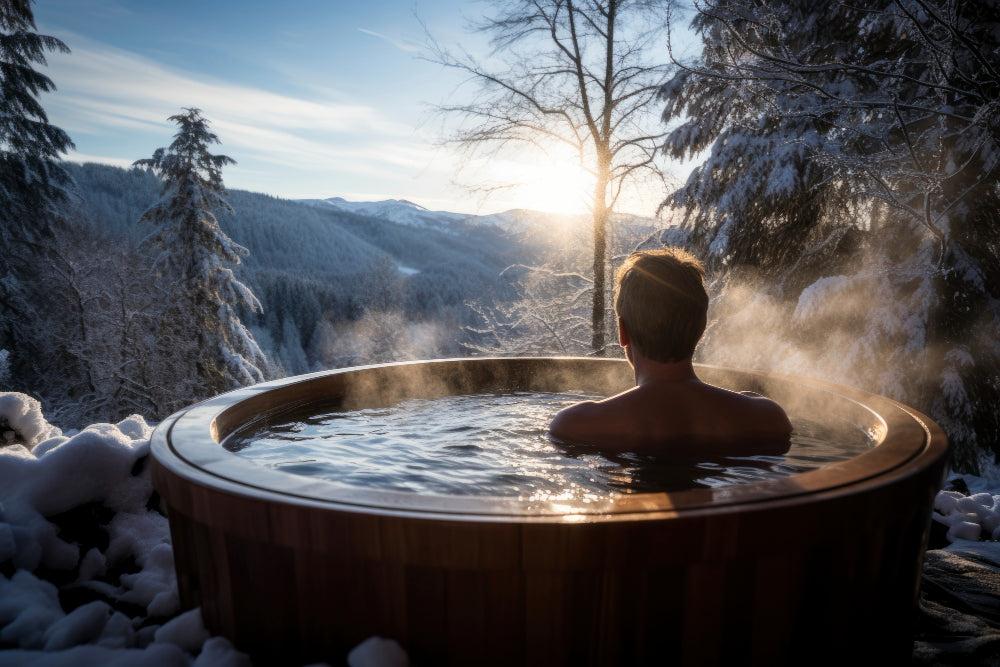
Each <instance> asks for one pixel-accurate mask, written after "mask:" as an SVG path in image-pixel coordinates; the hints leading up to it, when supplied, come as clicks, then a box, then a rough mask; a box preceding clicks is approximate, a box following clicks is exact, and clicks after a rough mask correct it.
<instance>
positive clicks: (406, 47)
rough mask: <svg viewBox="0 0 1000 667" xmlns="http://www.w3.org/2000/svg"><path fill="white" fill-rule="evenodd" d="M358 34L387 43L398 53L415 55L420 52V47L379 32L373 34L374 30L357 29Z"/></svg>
mask: <svg viewBox="0 0 1000 667" xmlns="http://www.w3.org/2000/svg"><path fill="white" fill-rule="evenodd" d="M358 32H363V33H365V34H366V35H371V36H372V37H378V38H379V39H381V40H384V41H386V42H389V43H390V44H392V45H393V46H395V47H396V48H397V49H399V50H400V51H407V52H409V53H417V52H418V51H420V45H419V44H417V43H415V42H412V41H410V40H405V39H404V40H398V39H393V38H392V37H388V36H387V35H383V34H382V33H380V32H375V31H374V30H369V29H367V28H358Z"/></svg>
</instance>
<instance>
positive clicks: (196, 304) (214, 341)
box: [135, 108, 266, 403]
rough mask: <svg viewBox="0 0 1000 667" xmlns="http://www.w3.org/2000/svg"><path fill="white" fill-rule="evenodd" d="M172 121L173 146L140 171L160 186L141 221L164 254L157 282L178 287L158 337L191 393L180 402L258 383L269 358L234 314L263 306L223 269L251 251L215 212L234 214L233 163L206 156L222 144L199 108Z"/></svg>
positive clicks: (166, 359) (143, 162)
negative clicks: (225, 178) (229, 171)
mask: <svg viewBox="0 0 1000 667" xmlns="http://www.w3.org/2000/svg"><path fill="white" fill-rule="evenodd" d="M169 120H171V121H173V122H174V123H176V124H177V125H178V126H179V130H178V132H177V134H176V135H174V141H173V143H171V144H170V146H169V147H168V148H166V149H163V148H159V149H157V150H156V152H155V153H153V157H152V158H148V159H144V160H137V161H136V162H135V166H137V167H145V168H149V169H151V170H153V172H154V173H156V174H157V175H158V176H159V177H160V179H161V180H162V181H163V189H162V193H161V197H160V200H159V201H158V202H157V203H156V204H155V205H153V206H152V207H151V208H150V209H149V210H147V211H146V212H145V213H143V214H142V217H141V218H140V222H145V223H149V224H152V225H155V226H156V228H157V229H156V231H155V232H154V233H153V234H152V235H150V237H149V238H148V239H147V241H146V242H147V243H149V244H152V245H154V246H156V247H157V248H159V249H160V254H159V256H158V258H157V260H156V268H157V271H158V274H159V277H160V280H162V281H163V283H164V284H166V285H171V286H173V287H172V290H171V293H170V303H169V304H168V305H167V306H166V307H165V308H164V312H163V314H162V316H161V318H160V321H159V325H158V330H157V335H158V338H159V341H160V344H161V348H162V350H163V354H164V357H163V360H164V364H166V365H169V366H172V367H173V368H174V369H175V370H176V371H177V372H178V373H179V376H178V377H177V378H174V379H173V381H174V382H180V383H181V384H182V385H183V386H184V387H185V388H186V389H187V391H189V392H190V393H184V392H182V393H181V395H180V396H179V397H178V398H179V401H180V402H181V403H183V402H186V401H189V400H191V399H192V398H201V397H204V396H205V395H206V394H210V393H217V392H220V391H226V390H229V389H232V388H234V387H238V386H243V385H249V384H253V383H255V382H259V381H261V380H262V379H263V374H262V372H261V370H260V369H261V368H265V367H266V360H265V358H264V354H263V352H262V351H261V349H260V347H259V346H258V345H257V343H256V341H254V339H253V337H252V336H251V335H250V332H249V331H248V330H247V328H246V327H245V326H244V325H243V324H242V323H241V322H240V319H239V317H238V316H237V314H236V311H235V308H236V307H238V306H245V307H247V308H249V309H251V310H253V311H260V310H261V305H260V302H259V301H258V300H257V297H256V296H254V294H253V293H252V292H251V291H250V289H249V288H248V287H247V286H246V285H244V284H243V283H241V282H240V281H239V280H237V279H236V277H235V276H234V275H233V272H232V270H231V269H230V268H228V267H226V264H236V263H239V262H240V259H241V258H242V257H245V256H246V255H247V254H248V252H247V250H246V249H245V248H243V247H242V246H240V245H238V244H236V243H234V242H233V241H232V240H231V239H230V238H229V237H228V236H227V235H226V234H225V233H224V232H223V231H222V229H221V228H220V227H219V223H218V220H217V219H216V217H215V214H214V211H216V210H220V209H221V210H226V211H230V212H231V210H232V209H231V208H230V206H229V204H228V202H227V201H226V199H225V195H226V191H225V188H224V187H223V184H222V168H223V167H224V166H225V165H227V164H234V161H233V160H232V159H231V158H229V157H228V156H225V155H213V154H211V153H210V152H209V151H208V147H209V146H210V145H211V144H215V143H219V139H218V137H217V136H216V135H215V134H214V133H213V132H211V131H210V130H209V124H208V121H207V120H206V119H205V118H204V117H202V115H201V111H200V110H199V109H193V108H188V109H185V111H184V113H181V114H177V115H174V116H171V117H170V118H169ZM192 371H193V374H192Z"/></svg>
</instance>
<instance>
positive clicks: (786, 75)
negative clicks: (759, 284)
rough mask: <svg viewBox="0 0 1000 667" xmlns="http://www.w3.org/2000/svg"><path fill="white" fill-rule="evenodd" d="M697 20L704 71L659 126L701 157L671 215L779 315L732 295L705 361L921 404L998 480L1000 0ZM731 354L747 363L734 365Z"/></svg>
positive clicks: (927, 0)
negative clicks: (810, 376)
mask: <svg viewBox="0 0 1000 667" xmlns="http://www.w3.org/2000/svg"><path fill="white" fill-rule="evenodd" d="M698 10H699V12H698V14H697V15H696V17H695V19H694V22H693V27H694V28H695V30H697V32H698V33H699V34H700V35H701V37H702V40H703V44H704V48H703V51H702V56H701V59H700V62H697V63H695V64H693V65H688V66H686V67H684V68H682V70H681V71H680V72H679V73H678V74H677V75H676V76H675V77H674V78H673V79H672V80H671V81H670V82H669V83H668V84H667V85H666V86H665V87H664V89H663V91H662V94H663V96H664V98H665V99H666V100H667V109H666V112H665V117H666V118H667V119H668V120H669V119H681V121H682V122H681V124H680V125H679V126H678V127H677V128H676V129H675V130H674V131H673V132H672V133H671V134H670V135H669V136H668V138H667V140H666V143H665V149H666V150H667V151H668V152H669V153H671V154H673V155H674V156H682V155H687V156H691V155H694V154H697V153H699V152H701V151H704V150H709V151H710V154H709V156H708V158H707V159H706V161H705V163H704V164H703V165H702V166H700V167H699V168H697V169H696V170H695V171H694V172H693V173H692V175H691V177H690V178H689V180H688V182H687V183H686V184H685V185H684V186H683V187H682V188H680V189H679V190H677V191H676V192H675V193H673V195H672V197H671V198H670V199H669V200H668V202H666V203H667V204H668V205H671V206H675V207H682V208H684V210H685V211H686V223H687V227H688V230H689V232H690V237H689V238H690V240H691V243H692V244H693V245H694V246H695V248H696V249H698V250H700V252H701V254H702V255H703V256H704V257H705V258H706V259H708V261H709V263H710V265H711V266H712V267H713V268H714V269H715V270H716V272H717V274H718V275H723V276H725V277H726V278H727V279H729V280H730V281H731V282H730V286H731V287H734V283H733V282H732V279H733V278H734V277H735V276H739V275H743V276H744V277H746V276H747V275H755V276H759V277H761V278H763V279H766V280H768V281H769V282H770V284H771V285H772V286H773V289H772V293H771V295H772V296H774V297H781V298H784V299H788V300H789V301H788V302H787V304H788V305H787V306H784V307H783V306H782V305H781V304H779V303H777V302H768V303H764V302H765V301H767V300H768V297H765V296H763V295H761V294H760V292H759V291H758V292H757V293H755V294H750V295H748V293H747V292H746V291H745V290H738V289H735V287H734V289H729V290H727V291H728V294H729V296H728V297H725V296H724V297H723V299H722V302H721V303H720V305H719V307H718V309H717V311H716V319H718V320H719V321H720V325H719V326H718V327H716V328H715V329H714V330H712V331H710V332H709V341H708V342H709V346H708V348H709V350H708V352H709V353H710V354H721V355H730V356H728V358H727V359H725V360H726V361H728V362H731V363H739V362H740V361H742V362H745V363H751V364H753V365H772V366H777V367H782V368H785V369H788V370H802V371H805V372H810V373H814V374H822V375H824V376H826V377H834V378H838V379H840V380H842V381H845V382H850V383H853V384H856V385H859V386H862V387H865V388H868V389H873V390H876V391H881V392H884V393H887V394H889V395H891V396H894V397H896V398H899V399H900V400H904V401H907V402H910V403H913V404H915V405H916V406H917V407H919V408H922V409H924V410H925V411H927V412H929V413H930V414H931V416H933V417H934V418H935V419H936V420H938V421H939V422H940V423H941V424H942V426H944V427H945V430H946V431H947V432H948V435H949V438H950V439H951V441H952V443H953V445H955V452H956V457H955V460H956V465H957V466H958V467H959V468H961V469H964V470H967V471H972V472H974V471H976V470H983V469H987V468H990V467H992V466H993V465H995V464H996V454H998V453H1000V444H998V443H1000V417H998V413H997V411H996V408H995V406H996V405H997V403H998V402H1000V341H998V337H997V334H996V332H997V331H998V330H1000V213H998V211H1000V122H998V121H997V119H998V118H1000V22H998V17H1000V3H998V2H997V0H983V1H981V2H976V3H956V2H951V1H949V0H882V1H880V2H871V3H865V4H863V5H858V4H857V3H853V4H852V3H810V2H803V1H802V0H777V1H775V2H768V3H759V2H751V1H748V0H718V1H712V2H704V3H699V6H698ZM753 308H757V309H758V310H757V311H756V314H755V315H753V314H751V315H747V314H746V313H747V312H748V311H750V310H752V309H753ZM772 308H776V309H777V310H776V311H773V310H771V309H772ZM723 313H724V315H723ZM768 314H770V317H768ZM735 321H743V322H745V323H746V324H747V326H748V327H750V328H752V329H753V330H754V333H755V334H757V335H755V336H754V337H753V338H752V339H751V338H748V331H746V330H742V331H740V332H738V333H734V330H735V329H734V327H736V325H734V324H733V322H735ZM727 322H728V324H727ZM778 323H780V324H778ZM786 323H787V324H786ZM762 333H763V334H764V335H760V334H762ZM737 339H738V340H752V341H753V345H754V346H756V348H757V351H756V352H753V353H748V354H750V355H751V356H750V357H744V358H742V359H737V358H734V356H732V355H739V354H740V352H739V350H740V349H745V348H740V347H739V346H732V345H730V343H732V342H733V341H734V340H737ZM723 343H725V344H723ZM762 350H764V352H763V356H767V355H768V353H770V357H769V358H768V359H764V358H762V357H761V355H762ZM754 355H756V356H754ZM713 360H717V361H723V359H719V358H713ZM991 450H992V451H991ZM994 471H995V470H994Z"/></svg>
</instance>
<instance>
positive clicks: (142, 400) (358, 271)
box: [19, 164, 659, 425]
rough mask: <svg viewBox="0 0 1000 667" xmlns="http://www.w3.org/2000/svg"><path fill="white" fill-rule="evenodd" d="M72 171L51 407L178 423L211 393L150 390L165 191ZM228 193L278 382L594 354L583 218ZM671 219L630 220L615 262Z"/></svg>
mask: <svg viewBox="0 0 1000 667" xmlns="http://www.w3.org/2000/svg"><path fill="white" fill-rule="evenodd" d="M66 169H67V171H68V173H69V175H70V176H71V178H72V179H73V186H72V187H71V189H70V193H71V196H70V197H69V199H68V201H67V202H65V203H64V204H63V205H62V210H61V214H62V215H63V217H64V218H65V220H64V222H65V224H63V225H61V226H60V227H59V229H58V232H57V233H56V237H55V239H54V242H53V246H52V248H53V249H52V252H50V253H49V254H48V255H47V257H46V259H45V261H44V262H42V263H40V264H38V265H37V266H36V274H37V280H38V282H39V284H40V285H43V286H44V288H45V290H46V292H47V293H49V294H50V295H51V297H50V301H49V303H48V304H47V308H46V309H44V310H42V311H41V312H39V313H38V314H37V319H36V320H35V322H34V324H33V327H34V328H35V329H36V330H38V331H39V332H42V331H44V332H45V336H38V337H36V339H37V340H39V341H40V342H39V343H38V349H37V350H35V354H34V355H33V356H32V358H31V366H32V367H31V368H30V369H27V371H26V370H25V369H19V372H20V374H21V375H22V376H27V377H33V378H35V380H34V382H35V392H36V393H37V395H38V396H39V397H40V398H41V399H42V400H43V401H45V402H48V403H49V406H50V407H49V411H50V413H51V414H53V415H55V418H56V419H58V420H61V421H62V422H63V423H64V424H67V425H73V424H75V423H78V422H79V423H82V422H83V421H85V420H87V419H91V420H94V419H114V418H117V417H119V416H121V415H125V414H129V413H131V412H141V413H142V414H147V415H151V416H158V417H162V416H164V414H165V413H166V412H169V411H170V410H172V409H176V408H177V407H179V404H181V403H184V404H186V403H188V402H191V401H192V400H194V399H195V398H197V397H194V396H184V397H173V398H170V399H169V400H168V399H166V398H164V397H162V396H160V397H158V396H157V395H156V392H155V391H153V390H151V389H149V388H150V387H155V386H156V385H157V377H158V375H159V373H160V372H161V366H162V363H164V362H163V361H162V360H158V359H155V358H153V356H152V355H149V354H148V353H145V352H143V350H144V349H146V347H145V346H147V345H148V344H149V343H148V336H149V333H148V332H149V331H150V326H151V322H152V318H153V316H154V314H155V312H157V310H158V309H161V308H163V307H164V306H165V305H166V303H167V300H168V294H167V291H166V290H167V288H168V286H167V285H164V284H163V280H162V277H161V276H160V275H159V274H158V273H157V269H156V268H155V267H154V261H153V254H152V251H151V249H150V247H149V244H148V243H144V240H146V239H147V238H148V237H149V236H150V235H151V234H153V233H154V231H155V230H154V229H153V227H152V226H151V225H149V224H147V223H140V222H138V221H139V219H140V217H141V216H142V215H143V213H144V212H145V211H146V210H147V209H148V208H149V207H150V206H151V205H152V204H153V203H154V202H156V201H157V199H158V197H159V196H160V189H161V181H160V179H159V178H158V177H157V176H156V175H154V174H153V173H152V172H149V171H145V170H140V169H128V170H126V169H121V168H117V167H110V166H104V165H96V164H86V165H77V164H67V165H66ZM227 199H228V201H229V203H230V204H231V206H232V208H233V212H224V211H220V212H219V213H218V220H219V225H220V226H221V228H222V230H223V231H224V232H225V234H227V235H228V236H229V238H231V239H232V240H233V241H234V242H235V243H237V244H239V245H241V246H243V247H245V248H246V249H247V250H248V251H249V254H248V255H247V256H246V257H245V258H244V259H243V261H242V263H240V264H238V265H235V266H234V267H233V271H234V274H235V277H236V278H237V279H238V280H240V281H241V282H243V283H245V284H246V285H247V286H248V287H249V288H250V290H251V291H252V292H253V293H254V294H255V295H256V297H257V298H258V299H259V300H260V303H261V306H262V312H260V313H257V312H251V311H249V310H248V309H246V308H244V309H241V311H240V313H239V314H240V319H241V320H242V322H243V323H244V324H245V325H247V327H248V328H249V330H250V331H251V333H252V334H253V336H254V338H255V339H256V341H257V343H259V345H260V347H261V348H262V350H263V352H264V354H265V355H266V358H267V368H265V369H264V371H265V373H266V375H267V376H269V377H280V376H283V375H291V374H298V373H304V372H310V371H314V370H320V369H324V368H330V367H337V366H345V365H353V364H360V363H376V362H383V361H394V360H402V359H413V358H430V357H442V356H463V355H467V354H470V353H471V354H513V353H529V352H530V353H540V352H544V353H574V354H575V353H586V352H587V349H588V348H587V341H586V335H585V333H584V332H583V331H582V330H583V329H585V328H586V327H585V326H584V325H586V323H587V322H588V321H589V320H588V317H589V315H588V312H587V299H586V298H584V297H583V296H581V295H586V294H589V290H590V289H591V283H590V282H589V281H588V280H587V279H586V278H585V277H584V275H585V274H586V272H587V268H588V263H589V261H590V254H591V252H592V249H591V246H590V244H589V238H588V234H587V226H586V224H583V221H582V220H581V219H578V218H579V216H553V215H549V214H544V213H538V212H534V211H511V212H507V213H502V214H494V215H490V216H467V215H459V214H455V213H448V212H429V211H428V212H426V214H425V215H422V216H421V218H420V220H421V224H420V225H414V224H412V221H409V220H407V219H405V218H403V219H399V218H394V216H393V215H392V214H391V211H389V210H388V209H386V208H385V207H382V208H379V207H378V206H375V208H374V209H373V208H372V207H371V206H365V205H362V204H361V203H353V208H354V211H350V210H344V208H343V207H334V206H317V205H315V204H313V203H308V202H296V201H290V200H284V199H278V198H275V197H271V196H268V195H263V194H257V193H251V192H244V191H239V190H234V191H231V192H229V194H228V196H227ZM404 205H407V204H406V203H404ZM409 206H413V205H412V204H409ZM393 219H397V220H399V221H393ZM658 224H659V223H657V222H656V221H654V220H645V219H634V218H631V217H627V216H619V217H618V218H616V219H615V220H614V221H613V224H612V225H611V226H610V237H609V238H610V239H611V247H612V261H613V262H617V261H618V258H620V256H621V255H622V254H625V253H627V252H629V251H631V249H632V248H634V247H635V246H636V245H637V244H639V243H641V242H642V241H643V240H644V239H646V238H647V237H649V235H650V234H651V233H653V232H654V231H655V230H656V228H657V225H658ZM568 283H569V284H571V285H572V286H573V287H574V288H575V291H571V292H569V293H567V292H566V291H565V288H566V286H567V284H568ZM67 313H69V314H70V315H69V316H67V315H66V314H67ZM577 330H580V331H579V332H578V331H577ZM577 333H579V335H577ZM168 363H169V362H168ZM57 367H58V372H56V368H57Z"/></svg>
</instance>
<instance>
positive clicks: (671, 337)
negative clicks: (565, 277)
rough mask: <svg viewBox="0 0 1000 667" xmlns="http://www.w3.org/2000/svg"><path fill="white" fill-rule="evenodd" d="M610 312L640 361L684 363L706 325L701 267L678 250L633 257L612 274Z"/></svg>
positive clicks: (705, 301) (706, 296)
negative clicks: (612, 302) (613, 278)
mask: <svg viewBox="0 0 1000 667" xmlns="http://www.w3.org/2000/svg"><path fill="white" fill-rule="evenodd" d="M615 313H617V315H618V317H620V318H621V320H622V322H623V323H624V324H625V329H626V330H627V331H628V334H629V338H630V339H631V341H632V344H633V345H634V346H635V349H636V351H638V352H639V353H641V354H642V355H643V356H644V357H646V358H648V359H652V360H653V361H659V362H661V363H666V362H673V361H681V360H683V359H687V358H688V357H690V356H692V355H693V354H694V348H695V346H696V345H697V344H698V340H699V339H700V338H701V335H702V334H703V333H705V325H706V323H707V321H708V293H707V292H706V291H705V267H703V266H702V265H701V262H699V261H698V258H696V257H695V256H694V255H692V254H690V253H688V252H686V251H684V250H682V249H680V248H662V249H660V250H648V251H645V252H635V253H632V254H631V255H629V257H628V259H626V260H625V261H624V262H622V265H621V266H620V267H618V270H617V271H616V272H615Z"/></svg>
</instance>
